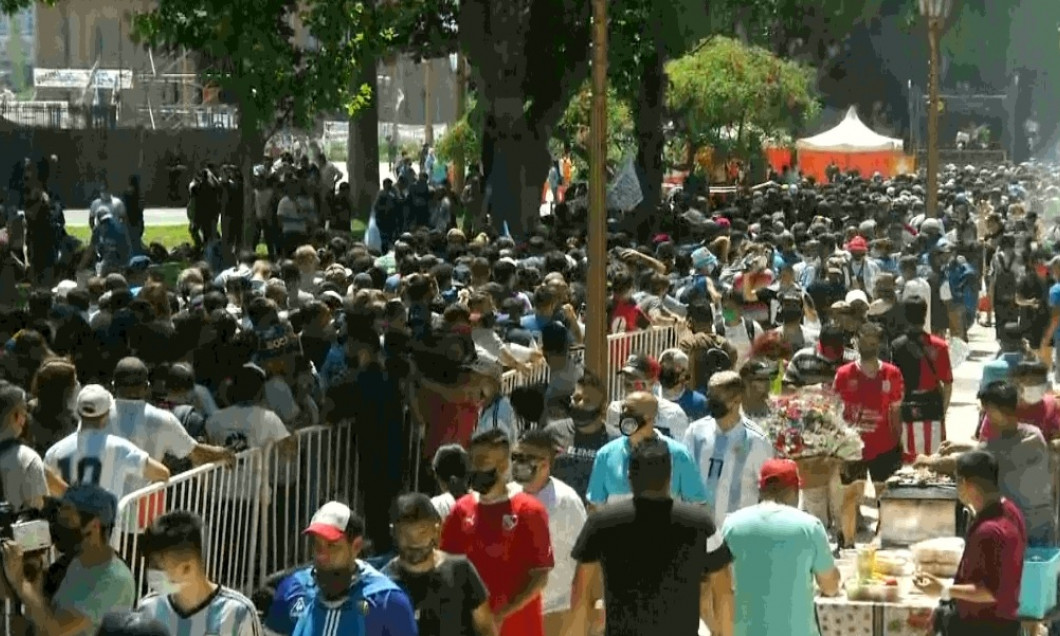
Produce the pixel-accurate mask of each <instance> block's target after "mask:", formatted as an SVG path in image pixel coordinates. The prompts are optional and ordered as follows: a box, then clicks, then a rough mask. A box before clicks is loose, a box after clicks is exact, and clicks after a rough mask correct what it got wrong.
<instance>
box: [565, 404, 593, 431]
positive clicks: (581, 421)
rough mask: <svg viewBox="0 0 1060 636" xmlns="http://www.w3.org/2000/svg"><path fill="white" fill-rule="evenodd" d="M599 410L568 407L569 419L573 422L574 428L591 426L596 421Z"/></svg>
mask: <svg viewBox="0 0 1060 636" xmlns="http://www.w3.org/2000/svg"><path fill="white" fill-rule="evenodd" d="M600 410H601V409H600V408H599V407H584V406H572V407H570V418H571V419H572V420H574V425H575V426H578V427H586V426H591V425H593V424H596V420H597V419H599V417H600Z"/></svg>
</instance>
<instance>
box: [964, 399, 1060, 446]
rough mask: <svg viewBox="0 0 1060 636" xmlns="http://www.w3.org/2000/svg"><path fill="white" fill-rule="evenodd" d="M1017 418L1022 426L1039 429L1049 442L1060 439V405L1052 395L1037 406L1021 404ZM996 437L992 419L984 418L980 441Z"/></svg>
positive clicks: (1017, 409) (1017, 408)
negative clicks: (1027, 425)
mask: <svg viewBox="0 0 1060 636" xmlns="http://www.w3.org/2000/svg"><path fill="white" fill-rule="evenodd" d="M1016 417H1017V418H1019V421H1020V423H1021V424H1029V425H1031V426H1033V427H1035V428H1037V429H1038V430H1039V431H1041V432H1042V436H1043V437H1044V438H1045V439H1047V440H1052V439H1056V438H1057V437H1060V405H1057V403H1056V398H1055V397H1053V396H1052V395H1046V396H1044V397H1043V398H1042V401H1041V402H1038V403H1037V404H1024V403H1023V402H1020V403H1019V404H1017V405H1016ZM994 437H997V431H995V430H994V425H993V424H991V423H990V418H989V417H986V416H984V417H983V428H982V429H981V430H980V431H979V439H981V440H988V439H993V438H994Z"/></svg>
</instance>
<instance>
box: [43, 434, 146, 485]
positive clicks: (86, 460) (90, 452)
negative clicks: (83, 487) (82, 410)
mask: <svg viewBox="0 0 1060 636" xmlns="http://www.w3.org/2000/svg"><path fill="white" fill-rule="evenodd" d="M146 463H147V453H146V452H144V451H143V450H142V449H140V447H139V446H137V445H136V444H133V443H132V442H130V441H129V440H127V439H125V438H124V437H118V436H117V435H111V434H109V433H106V432H104V431H101V430H86V429H81V430H80V431H78V432H76V433H71V434H70V435H67V436H66V437H65V438H63V439H61V440H59V441H58V442H56V443H55V444H54V445H53V446H52V447H51V448H49V449H48V452H47V453H45V454H44V464H45V465H46V466H48V467H50V468H52V469H55V470H57V471H59V474H60V475H62V478H63V480H64V481H66V483H67V484H69V485H71V486H73V485H74V484H92V485H94V486H99V487H100V488H103V489H104V490H106V491H108V492H110V493H112V494H113V495H114V496H115V497H117V498H118V501H121V498H122V497H124V496H125V495H126V494H128V493H126V492H125V490H126V488H125V479H126V477H128V476H129V475H135V476H137V477H139V476H140V475H142V474H143V472H144V465H145V464H146Z"/></svg>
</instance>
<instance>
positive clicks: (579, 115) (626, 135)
mask: <svg viewBox="0 0 1060 636" xmlns="http://www.w3.org/2000/svg"><path fill="white" fill-rule="evenodd" d="M592 100H593V91H592V83H591V82H589V81H586V82H585V83H584V84H582V87H581V89H580V90H579V91H578V92H577V93H575V95H574V97H572V98H571V100H570V103H569V104H567V109H566V110H564V111H563V116H562V117H560V120H559V122H558V123H557V124H556V128H555V131H554V132H553V143H552V145H553V148H554V154H556V152H555V151H559V150H561V149H562V144H565V143H569V144H570V146H571V154H572V155H573V157H574V163H575V165H576V168H577V170H578V171H579V172H581V173H582V174H585V171H586V170H587V169H588V165H589V120H590V115H591V112H592ZM635 148H636V140H635V139H634V134H633V112H632V110H631V109H630V107H629V104H627V103H626V101H625V100H623V99H622V98H620V97H619V96H618V91H616V90H615V89H614V87H611V88H609V89H608V91H607V161H608V163H611V164H616V163H618V162H619V161H621V160H622V158H623V157H625V156H626V155H627V154H628V153H629V152H630V150H632V149H635Z"/></svg>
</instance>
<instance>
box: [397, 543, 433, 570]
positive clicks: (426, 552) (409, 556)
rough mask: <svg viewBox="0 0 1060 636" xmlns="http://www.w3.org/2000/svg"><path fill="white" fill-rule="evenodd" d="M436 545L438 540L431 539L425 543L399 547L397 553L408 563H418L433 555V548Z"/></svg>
mask: <svg viewBox="0 0 1060 636" xmlns="http://www.w3.org/2000/svg"><path fill="white" fill-rule="evenodd" d="M437 547H438V541H436V540H434V539H431V542H430V543H428V544H427V545H422V546H406V547H404V548H400V549H399V550H398V554H400V555H401V560H402V561H404V562H405V563H407V564H408V565H420V564H421V563H423V562H424V561H426V560H428V559H430V558H431V557H432V556H434V550H435V549H436V548H437Z"/></svg>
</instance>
